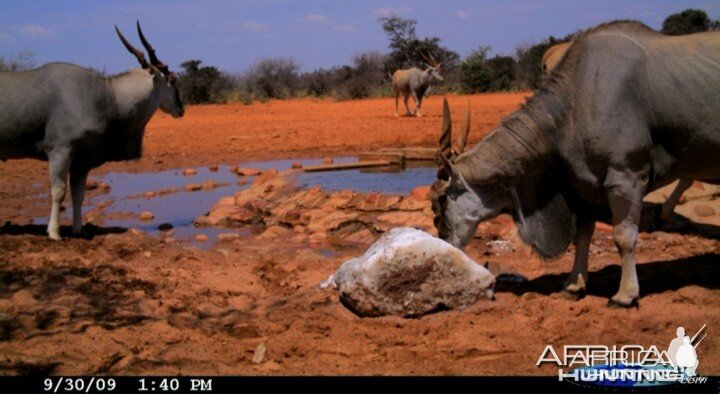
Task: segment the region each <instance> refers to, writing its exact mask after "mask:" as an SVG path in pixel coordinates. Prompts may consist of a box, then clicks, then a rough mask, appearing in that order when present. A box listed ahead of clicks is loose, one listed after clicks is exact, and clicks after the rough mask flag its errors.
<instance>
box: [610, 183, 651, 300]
mask: <svg viewBox="0 0 720 394" xmlns="http://www.w3.org/2000/svg"><path fill="white" fill-rule="evenodd" d="M608 178H609V179H612V178H615V179H616V180H618V181H617V182H613V183H611V186H610V187H609V188H608V190H609V192H608V196H607V198H608V203H609V205H610V211H611V212H612V219H613V241H615V247H617V249H618V252H619V253H620V264H621V277H620V288H619V289H618V292H617V293H616V294H615V295H614V296H612V298H611V299H610V301H609V302H608V306H610V307H623V308H629V307H633V306H637V305H638V299H639V297H640V284H639V283H638V278H637V271H636V269H635V263H636V261H635V244H636V243H637V236H638V228H639V225H640V214H641V212H642V197H643V194H644V191H645V189H646V187H647V180H648V177H647V175H644V176H640V175H638V174H628V173H627V172H622V173H620V172H616V171H611V172H609V173H608Z"/></svg>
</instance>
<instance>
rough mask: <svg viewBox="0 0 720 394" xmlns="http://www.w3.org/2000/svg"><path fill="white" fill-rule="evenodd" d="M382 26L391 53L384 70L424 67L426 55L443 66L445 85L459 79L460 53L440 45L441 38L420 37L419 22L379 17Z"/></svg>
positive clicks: (395, 17) (391, 71) (392, 70)
mask: <svg viewBox="0 0 720 394" xmlns="http://www.w3.org/2000/svg"><path fill="white" fill-rule="evenodd" d="M379 21H380V23H381V24H382V29H383V31H384V32H385V34H386V35H387V37H388V40H389V41H390V44H388V48H389V49H390V53H389V54H388V56H387V60H386V62H385V71H386V72H387V73H390V74H391V73H393V72H395V71H396V70H400V69H403V68H409V67H413V66H419V67H423V65H424V64H425V59H424V58H423V55H424V54H425V55H430V56H432V57H433V58H434V59H435V60H436V61H437V62H439V63H440V64H441V65H442V68H443V76H444V77H445V80H446V85H452V82H453V81H454V80H456V79H457V78H456V73H457V70H458V63H459V62H460V55H458V54H457V52H454V51H452V50H450V49H448V48H445V47H443V46H441V45H440V38H438V37H428V38H422V39H421V38H418V37H417V34H416V32H415V28H416V26H417V21H415V20H412V19H404V18H400V17H398V16H395V15H392V16H386V17H382V18H380V19H379Z"/></svg>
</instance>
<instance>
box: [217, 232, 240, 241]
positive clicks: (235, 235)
mask: <svg viewBox="0 0 720 394" xmlns="http://www.w3.org/2000/svg"><path fill="white" fill-rule="evenodd" d="M238 238H240V234H238V233H222V234H218V235H217V240H218V241H232V240H234V239H238Z"/></svg>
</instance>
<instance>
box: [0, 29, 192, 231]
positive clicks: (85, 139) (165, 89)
mask: <svg viewBox="0 0 720 394" xmlns="http://www.w3.org/2000/svg"><path fill="white" fill-rule="evenodd" d="M137 29H138V34H139V35H140V40H141V41H142V43H143V45H144V46H145V49H147V52H148V55H149V57H150V61H149V62H148V61H147V60H146V59H145V56H144V54H143V53H142V52H141V51H140V50H138V49H137V48H135V47H133V46H132V45H131V44H130V43H129V42H128V41H127V40H126V39H125V37H123V35H122V34H121V33H120V30H118V29H117V26H116V27H115V30H116V31H117V34H118V36H119V37H120V40H121V41H122V42H123V44H124V45H125V47H126V48H127V49H128V50H129V51H130V53H132V54H133V55H135V57H137V60H138V61H139V62H140V65H141V66H142V69H135V70H131V71H128V72H126V73H123V74H120V75H117V76H113V77H105V76H103V75H102V74H100V73H98V72H96V71H93V70H90V69H87V68H82V67H79V66H75V65H72V64H66V63H50V64H46V65H44V66H42V67H39V68H37V69H35V70H31V71H25V72H2V73H0V158H2V159H20V158H37V159H41V160H47V161H48V162H49V167H50V181H51V184H52V210H51V212H50V221H49V224H48V229H47V231H48V235H49V236H50V238H52V239H54V240H59V239H60V233H59V215H60V205H61V204H62V202H63V199H64V198H65V193H66V189H67V182H68V174H69V175H70V188H71V193H72V202H73V226H72V229H73V232H74V233H79V232H81V231H82V211H81V207H82V202H83V199H84V196H85V182H86V180H87V175H88V172H89V171H90V170H91V169H92V168H95V167H98V166H100V165H101V164H103V163H105V162H108V161H120V160H131V159H137V158H139V157H140V155H141V153H142V139H143V134H144V132H145V125H146V124H147V122H148V121H149V120H150V118H151V117H152V116H153V114H154V113H155V111H156V110H157V109H158V107H159V108H160V109H162V110H163V111H164V112H167V113H169V114H171V115H172V116H173V117H175V118H179V117H181V116H183V113H184V109H183V105H182V102H181V101H180V96H179V94H178V90H177V87H176V86H175V81H176V79H175V74H174V73H172V72H170V71H169V69H168V66H167V65H165V64H164V63H162V62H160V61H159V60H158V58H157V56H156V55H155V51H154V50H153V48H152V47H151V46H150V44H149V43H148V42H147V40H146V39H145V37H144V36H143V34H142V31H141V30H140V24H139V23H138V25H137Z"/></svg>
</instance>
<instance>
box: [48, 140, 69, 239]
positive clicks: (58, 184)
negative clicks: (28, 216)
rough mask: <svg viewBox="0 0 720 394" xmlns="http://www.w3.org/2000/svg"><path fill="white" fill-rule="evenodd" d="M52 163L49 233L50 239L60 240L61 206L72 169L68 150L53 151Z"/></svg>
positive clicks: (50, 159)
mask: <svg viewBox="0 0 720 394" xmlns="http://www.w3.org/2000/svg"><path fill="white" fill-rule="evenodd" d="M48 161H49V163H50V185H51V192H50V194H51V198H52V208H51V210H50V221H49V223H48V228H47V233H48V236H49V237H50V239H53V240H56V241H59V240H60V239H61V238H60V206H61V205H62V202H63V200H64V199H65V193H66V192H67V179H68V172H69V170H70V154H69V152H68V151H67V150H60V151H54V152H51V153H50V154H49V155H48Z"/></svg>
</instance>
